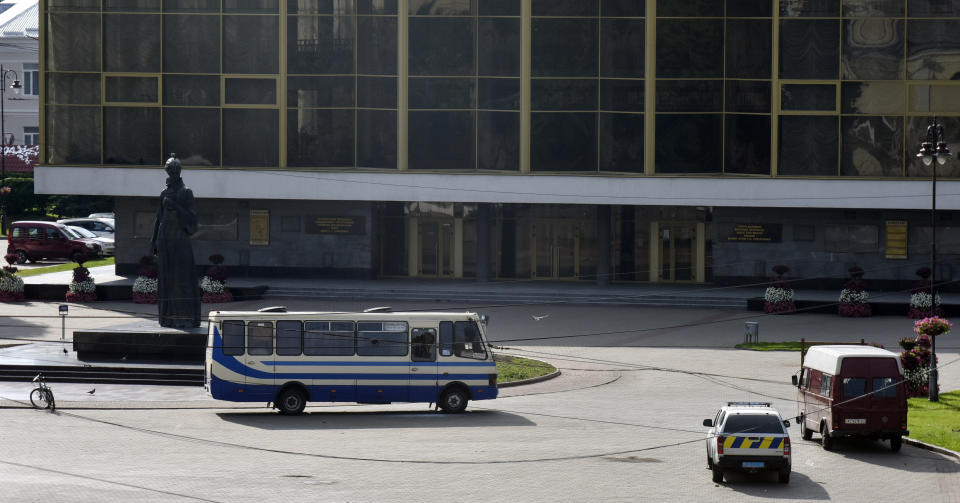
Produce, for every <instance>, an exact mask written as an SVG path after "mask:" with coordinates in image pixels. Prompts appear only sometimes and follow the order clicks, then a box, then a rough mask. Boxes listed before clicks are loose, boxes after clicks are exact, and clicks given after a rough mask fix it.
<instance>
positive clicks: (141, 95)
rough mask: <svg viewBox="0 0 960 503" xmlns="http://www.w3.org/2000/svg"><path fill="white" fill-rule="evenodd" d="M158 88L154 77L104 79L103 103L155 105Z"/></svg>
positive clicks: (110, 77) (157, 98)
mask: <svg viewBox="0 0 960 503" xmlns="http://www.w3.org/2000/svg"><path fill="white" fill-rule="evenodd" d="M159 93H160V86H159V85H158V83H157V78H156V77H113V76H109V77H106V78H105V79H104V94H105V96H104V101H106V102H108V103H109V102H114V103H117V102H127V103H157V102H158V101H160V99H159V98H160V96H159Z"/></svg>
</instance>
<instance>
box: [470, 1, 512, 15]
mask: <svg viewBox="0 0 960 503" xmlns="http://www.w3.org/2000/svg"><path fill="white" fill-rule="evenodd" d="M479 3H480V5H479V6H478V8H479V13H480V15H481V16H519V15H520V2H518V1H517V0H479Z"/></svg>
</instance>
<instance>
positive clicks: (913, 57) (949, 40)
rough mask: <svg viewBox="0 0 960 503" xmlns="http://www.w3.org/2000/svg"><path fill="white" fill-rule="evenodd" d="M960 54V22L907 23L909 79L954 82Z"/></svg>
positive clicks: (927, 20)
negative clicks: (957, 57)
mask: <svg viewBox="0 0 960 503" xmlns="http://www.w3.org/2000/svg"><path fill="white" fill-rule="evenodd" d="M958 51H960V19H924V20H917V21H913V20H911V21H909V22H908V23H907V78H908V79H916V80H941V79H950V80H955V79H957V78H958V77H960V72H958V71H957V70H956V66H955V63H954V61H955V60H956V54H957V52H958Z"/></svg>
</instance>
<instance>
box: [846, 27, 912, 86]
mask: <svg viewBox="0 0 960 503" xmlns="http://www.w3.org/2000/svg"><path fill="white" fill-rule="evenodd" d="M843 35H844V36H843V78H844V79H878V80H879V79H886V80H899V79H903V75H904V68H903V21H902V20H899V19H847V20H845V21H844V22H843Z"/></svg>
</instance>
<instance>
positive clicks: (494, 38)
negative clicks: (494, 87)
mask: <svg viewBox="0 0 960 503" xmlns="http://www.w3.org/2000/svg"><path fill="white" fill-rule="evenodd" d="M520 52H521V51H520V20H519V19H505V18H480V19H479V20H478V21H477V68H478V72H479V74H480V75H491V76H518V75H520Z"/></svg>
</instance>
